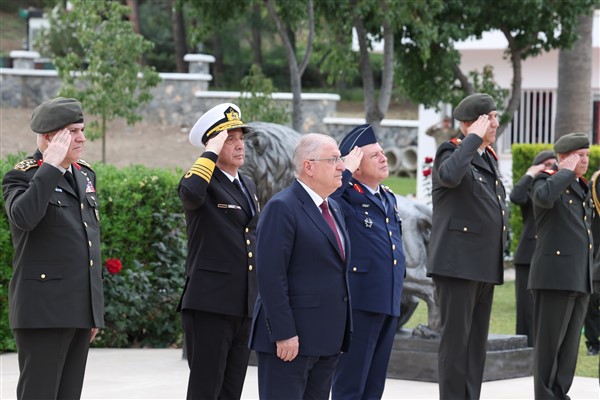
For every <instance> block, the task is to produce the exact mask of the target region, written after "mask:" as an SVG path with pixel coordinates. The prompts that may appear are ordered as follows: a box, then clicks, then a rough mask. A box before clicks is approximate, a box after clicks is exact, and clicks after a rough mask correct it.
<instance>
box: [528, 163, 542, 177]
mask: <svg viewBox="0 0 600 400" xmlns="http://www.w3.org/2000/svg"><path fill="white" fill-rule="evenodd" d="M545 169H546V166H545V165H544V163H541V164H538V165H532V166H531V167H529V168H527V175H529V176H536V175H537V174H539V173H540V172H541V171H543V170H545Z"/></svg>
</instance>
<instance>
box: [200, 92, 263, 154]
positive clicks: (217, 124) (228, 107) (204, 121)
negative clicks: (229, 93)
mask: <svg viewBox="0 0 600 400" xmlns="http://www.w3.org/2000/svg"><path fill="white" fill-rule="evenodd" d="M236 128H241V129H242V132H243V133H244V135H245V134H247V133H249V132H250V131H251V130H252V129H251V128H250V127H249V126H248V125H246V124H244V123H243V122H242V113H241V111H240V108H239V107H238V106H236V105H235V104H233V103H223V104H219V105H216V106H214V107H213V108H211V109H210V110H208V111H207V112H205V113H204V114H203V115H202V116H201V117H200V118H199V119H198V121H196V123H195V124H194V126H193V128H192V130H191V131H190V143H191V144H192V145H194V146H196V147H201V146H202V145H205V144H206V142H208V139H209V138H210V137H211V136H212V135H214V134H218V133H219V132H221V131H224V130H228V129H236Z"/></svg>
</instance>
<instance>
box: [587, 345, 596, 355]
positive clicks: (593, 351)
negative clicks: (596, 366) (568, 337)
mask: <svg viewBox="0 0 600 400" xmlns="http://www.w3.org/2000/svg"><path fill="white" fill-rule="evenodd" d="M587 355H588V356H597V355H598V348H597V347H594V346H588V351H587Z"/></svg>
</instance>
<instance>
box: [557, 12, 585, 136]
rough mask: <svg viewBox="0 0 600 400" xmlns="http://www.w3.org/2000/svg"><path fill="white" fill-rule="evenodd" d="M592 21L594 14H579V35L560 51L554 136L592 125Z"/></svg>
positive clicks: (577, 130)
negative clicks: (573, 41)
mask: <svg viewBox="0 0 600 400" xmlns="http://www.w3.org/2000/svg"><path fill="white" fill-rule="evenodd" d="M592 25H593V14H590V15H582V16H580V17H579V24H578V26H577V33H578V35H579V39H577V41H575V43H574V44H573V47H572V48H571V49H569V50H567V49H564V50H560V52H559V53H558V89H557V91H556V114H555V115H556V119H555V126H554V138H555V140H556V139H558V138H559V137H561V136H563V135H566V134H567V133H572V132H583V133H588V134H589V132H590V130H591V128H592V122H591V121H592V91H591V89H590V82H591V80H592Z"/></svg>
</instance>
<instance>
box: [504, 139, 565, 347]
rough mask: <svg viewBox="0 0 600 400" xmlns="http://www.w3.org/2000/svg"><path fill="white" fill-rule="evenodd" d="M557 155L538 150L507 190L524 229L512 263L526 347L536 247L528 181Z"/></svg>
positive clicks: (530, 338) (529, 340)
mask: <svg viewBox="0 0 600 400" xmlns="http://www.w3.org/2000/svg"><path fill="white" fill-rule="evenodd" d="M555 163H556V156H555V155H554V152H553V151H552V150H543V151H540V152H539V153H538V154H536V156H535V157H534V159H533V162H532V163H531V166H530V167H529V168H527V172H526V173H525V175H523V176H522V177H521V179H519V181H518V182H517V183H515V186H514V187H513V189H512V191H511V192H510V201H512V202H513V203H515V204H517V205H518V206H519V208H520V209H521V217H522V219H523V229H522V230H521V236H520V237H519V245H518V246H517V250H516V251H515V256H514V258H513V263H514V266H515V300H516V309H517V327H516V328H517V329H516V333H517V335H525V336H527V346H529V347H533V297H532V296H531V292H530V291H529V290H527V282H528V281H529V268H530V265H531V256H532V255H533V250H534V249H535V243H536V235H535V216H534V214H533V202H532V201H531V182H533V178H534V177H535V176H536V175H537V174H539V173H540V172H542V170H544V169H549V168H552V166H553V165H554V164H555Z"/></svg>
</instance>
